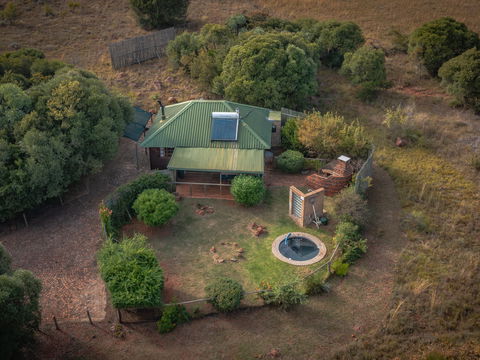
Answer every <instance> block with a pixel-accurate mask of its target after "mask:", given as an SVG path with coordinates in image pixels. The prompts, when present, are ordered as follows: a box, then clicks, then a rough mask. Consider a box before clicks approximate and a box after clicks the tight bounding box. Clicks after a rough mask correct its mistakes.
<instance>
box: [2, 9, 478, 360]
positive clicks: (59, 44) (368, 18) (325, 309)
mask: <svg viewBox="0 0 480 360" xmlns="http://www.w3.org/2000/svg"><path fill="white" fill-rule="evenodd" d="M4 2H5V0H0V4H2V3H4ZM15 2H16V3H17V4H18V6H19V7H20V8H21V16H20V19H19V20H18V22H17V24H15V25H9V26H2V27H0V51H5V50H12V49H13V48H15V47H17V46H20V47H27V46H28V47H36V48H38V49H40V50H43V51H44V52H45V53H46V55H47V56H48V57H53V58H59V59H62V60H64V61H66V62H70V63H72V64H75V65H77V66H80V67H83V68H85V69H87V70H90V71H92V72H94V73H95V74H97V76H99V77H100V78H101V79H102V80H104V81H105V82H106V84H107V85H108V86H109V87H110V88H111V89H113V90H114V91H119V92H121V93H123V94H126V95H128V96H130V97H131V99H132V101H133V102H134V103H136V104H139V105H142V106H144V107H145V108H146V109H147V110H148V109H149V108H152V107H154V106H155V103H154V101H153V100H152V98H151V97H152V96H153V95H159V96H160V97H162V98H167V97H169V96H173V97H175V98H177V99H178V100H179V101H182V100H188V99H192V98H199V97H203V98H208V97H209V96H210V95H209V94H207V93H204V92H202V91H200V90H199V89H198V87H197V85H196V84H195V83H194V82H192V80H190V79H189V78H187V77H185V76H184V75H183V74H181V73H176V72H172V70H171V69H169V67H168V65H167V62H166V60H165V59H159V60H152V61H148V62H146V63H143V64H139V65H134V66H130V67H128V68H125V69H122V70H121V71H114V70H112V68H111V65H110V59H109V55H108V49H107V46H108V44H109V43H110V42H112V41H117V40H121V39H124V38H129V37H133V36H136V35H139V34H143V33H145V31H143V30H141V29H140V28H139V27H138V26H137V25H136V23H135V20H134V18H133V14H132V13H131V11H130V10H129V6H128V1H127V0H104V1H93V0H90V1H88V0H79V1H78V2H79V4H80V6H79V7H78V8H76V9H74V10H71V9H70V8H69V7H68V4H67V1H55V0H50V1H43V2H37V1H30V0H15ZM46 6H49V7H50V8H51V10H52V11H53V16H46V15H45V13H46V11H45V10H46V8H45V7H46ZM258 11H261V12H266V13H268V14H270V15H272V16H278V17H284V18H289V19H293V18H301V17H312V18H316V19H320V20H326V19H338V20H349V21H353V22H356V23H358V24H359V25H360V26H361V27H362V29H363V31H364V33H365V35H366V37H367V39H368V41H369V42H372V43H374V44H375V45H376V46H379V47H382V48H384V49H386V50H387V53H388V57H387V72H388V77H389V80H391V81H392V87H391V88H390V89H388V90H386V91H384V92H383V93H382V94H381V95H380V97H379V98H378V99H377V100H376V101H375V102H374V103H372V104H365V103H362V102H359V101H358V100H357V99H356V98H355V96H354V89H353V87H352V86H351V85H350V84H349V83H348V82H347V81H346V80H345V79H344V78H342V77H341V76H340V75H338V74H337V73H335V72H332V71H331V70H326V69H321V70H320V71H319V74H318V78H319V84H320V86H319V88H320V91H319V94H318V96H316V97H315V98H314V99H313V103H314V104H315V106H316V107H317V108H318V109H320V110H322V111H323V110H333V111H337V112H339V113H341V114H343V115H345V116H346V117H348V118H358V119H359V120H360V121H361V122H362V123H363V124H365V125H366V126H368V127H369V129H370V130H371V133H372V135H373V136H374V138H375V141H376V142H377V144H378V146H379V147H380V148H382V149H381V150H380V151H379V153H378V155H377V159H376V161H377V163H378V164H380V165H381V166H382V167H384V168H385V169H387V170H388V173H389V174H390V176H392V178H393V180H394V182H395V186H396V189H397V192H395V190H394V189H393V187H392V183H391V182H390V180H389V178H388V177H387V176H386V175H385V173H384V172H383V171H381V170H380V169H379V170H378V171H380V173H379V174H380V175H381V176H379V177H378V178H377V180H376V181H377V183H376V187H375V188H374V189H373V191H374V193H373V207H374V212H375V213H376V214H378V216H377V215H376V216H375V220H374V225H373V226H372V229H373V228H375V229H376V230H370V234H368V235H369V240H370V239H372V242H371V243H370V244H371V245H370V248H369V252H368V254H367V256H366V258H365V259H363V260H361V261H360V262H359V264H358V266H355V267H354V272H353V274H352V276H351V277H347V278H346V279H345V280H342V281H339V284H335V286H338V288H336V290H335V291H334V293H333V294H331V295H328V296H326V297H320V298H314V299H312V301H311V302H310V303H309V304H307V305H305V306H302V307H301V308H300V309H299V310H296V311H295V312H293V313H290V314H280V313H276V312H275V311H274V310H270V309H266V310H265V309H264V310H255V311H257V312H246V313H242V314H240V315H239V316H238V317H237V318H235V319H231V318H228V317H218V318H206V319H202V320H199V321H196V322H194V323H192V324H191V325H184V326H182V327H181V328H180V329H177V330H176V331H175V332H174V333H172V334H169V335H167V336H165V337H159V335H157V334H156V333H155V331H154V330H153V326H148V325H145V326H143V325H139V326H131V327H129V328H128V334H127V339H126V340H125V341H124V340H118V339H113V338H112V336H111V333H110V332H109V327H110V323H108V321H112V319H113V315H112V314H111V313H110V311H107V320H106V321H105V322H103V323H101V324H98V326H97V327H95V328H91V327H89V326H90V325H88V324H83V323H76V324H74V323H71V324H68V325H65V328H64V330H63V332H62V333H58V332H55V330H52V329H51V328H50V327H49V326H46V327H45V331H46V334H47V335H41V337H40V338H39V339H40V348H39V353H38V354H39V357H40V358H59V359H60V358H62V359H63V358H67V359H68V358H79V356H80V357H81V358H83V359H90V358H92V359H103V358H112V359H113V358H115V359H127V358H130V359H132V358H149V357H154V356H156V355H157V354H158V353H159V352H160V353H161V355H159V356H164V358H177V359H190V358H202V359H203V358H206V359H252V358H255V356H257V358H268V357H266V355H265V353H266V352H268V351H269V350H270V349H271V348H272V347H279V348H280V349H281V351H282V358H285V359H323V358H327V357H328V356H330V355H333V354H335V353H336V352H337V351H338V350H340V349H342V348H343V347H344V346H345V345H346V344H348V343H350V342H352V339H354V340H355V341H353V342H352V345H351V347H349V348H347V349H346V350H345V352H343V353H340V354H339V355H338V356H337V358H338V359H364V358H372V359H381V358H384V359H391V358H395V359H419V360H424V359H426V357H427V355H428V354H430V353H431V352H439V353H441V354H443V355H445V356H446V357H445V358H448V359H478V358H480V346H479V343H478V338H479V336H480V334H479V333H478V331H479V330H478V329H479V326H478V324H479V323H480V320H479V314H480V302H479V301H480V300H479V299H480V297H479V296H478V284H479V282H480V273H479V269H480V264H479V261H478V256H477V255H478V250H479V249H480V244H479V239H480V218H479V214H480V199H479V198H478V189H479V185H480V175H479V172H476V171H475V170H474V169H473V167H472V165H471V161H472V157H473V155H474V154H480V136H479V134H480V118H479V116H477V115H474V114H473V113H472V112H471V111H469V110H465V109H453V108H451V107H450V106H449V105H448V103H449V101H450V98H449V96H448V95H446V94H445V92H444V91H443V89H442V88H441V87H440V86H439V83H438V81H437V80H435V79H431V78H429V77H427V76H426V75H425V73H424V72H423V71H422V70H421V69H419V68H418V66H416V64H415V63H414V62H413V61H412V60H411V59H410V58H409V57H408V56H407V55H406V54H401V53H394V52H391V51H388V50H389V49H390V48H391V46H392V44H391V39H390V37H389V36H388V32H389V31H390V30H391V29H392V28H395V29H397V30H399V31H401V32H403V33H408V32H410V31H411V30H412V29H414V28H415V27H417V26H419V25H420V24H422V23H424V22H426V21H429V20H432V19H435V18H438V17H441V16H451V17H454V18H455V19H456V20H459V21H462V22H465V23H466V24H467V25H468V26H469V27H470V28H471V29H472V30H474V31H477V32H480V2H479V1H478V0H462V1H458V0H438V1H433V0H417V1H400V0H388V1H385V0H362V1H360V0H336V1H334V0H276V1H275V0H263V1H260V0H245V1H231V0H204V1H200V0H191V4H190V7H189V11H188V22H187V24H186V26H187V28H188V29H192V30H194V29H198V28H199V27H200V26H202V25H203V24H204V23H207V22H216V23H221V22H223V21H224V20H225V19H227V18H228V17H229V16H231V15H233V14H236V13H242V12H258ZM397 105H402V106H407V107H408V108H409V109H410V112H411V114H412V119H413V121H414V123H415V126H416V127H417V128H418V129H419V130H420V131H421V132H422V134H423V136H424V139H425V144H424V146H422V147H419V148H411V149H410V148H409V149H399V148H394V147H392V146H391V141H389V140H387V139H386V137H385V131H384V129H383V128H382V126H381V122H382V120H383V115H384V111H385V109H386V108H389V107H392V106H397ZM397 194H398V198H399V200H400V204H398V203H397V202H396V201H397V200H396V196H397ZM400 205H401V207H402V208H401V209H400ZM398 222H401V224H402V231H403V234H401V233H400V232H399V231H398V229H397V228H396V225H397V223H398ZM403 236H405V237H406V238H407V239H408V241H407V242H404V241H402V239H403ZM402 249H403V253H402V256H401V260H400V262H399V264H396V263H395V261H396V259H397V258H398V256H399V253H400V251H401V250H402ZM20 263H21V261H20ZM378 297H381V299H379V298H378ZM339 304H340V306H339ZM340 309H341V310H342V311H340ZM312 319H313V320H312ZM309 321H310V323H309ZM278 333H280V335H278ZM352 334H353V335H355V337H354V338H352ZM356 339H358V340H356ZM262 354H263V355H262ZM438 359H444V358H443V357H441V358H438Z"/></svg>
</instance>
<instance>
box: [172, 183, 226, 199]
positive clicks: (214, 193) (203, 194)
mask: <svg viewBox="0 0 480 360" xmlns="http://www.w3.org/2000/svg"><path fill="white" fill-rule="evenodd" d="M176 192H177V193H179V194H180V196H182V197H188V198H195V199H225V200H233V196H232V194H230V186H220V185H213V184H212V185H206V184H200V185H191V184H190V183H187V184H181V183H177V184H176Z"/></svg>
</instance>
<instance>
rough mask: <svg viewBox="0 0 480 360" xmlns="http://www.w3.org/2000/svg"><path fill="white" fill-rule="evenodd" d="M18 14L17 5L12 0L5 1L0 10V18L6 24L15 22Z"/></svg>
mask: <svg viewBox="0 0 480 360" xmlns="http://www.w3.org/2000/svg"><path fill="white" fill-rule="evenodd" d="M19 16H20V14H19V12H18V9H17V6H16V5H15V3H14V2H13V1H9V2H7V3H6V5H5V7H4V8H3V10H0V19H1V20H3V21H5V22H6V23H8V24H13V23H15V20H17V19H18V17H19Z"/></svg>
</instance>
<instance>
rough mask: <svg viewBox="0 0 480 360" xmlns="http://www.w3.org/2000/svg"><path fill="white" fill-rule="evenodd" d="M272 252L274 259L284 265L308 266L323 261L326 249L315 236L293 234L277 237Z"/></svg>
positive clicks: (300, 233)
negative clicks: (282, 262)
mask: <svg viewBox="0 0 480 360" xmlns="http://www.w3.org/2000/svg"><path fill="white" fill-rule="evenodd" d="M272 252H273V255H275V257H277V258H278V259H280V260H282V261H284V262H286V263H289V264H292V265H310V264H313V263H316V262H317V261H320V260H321V259H323V258H324V257H325V255H326V253H327V248H326V247H325V244H324V243H323V242H321V241H320V239H319V238H317V237H316V236H313V235H310V234H307V233H302V232H293V233H288V234H283V235H280V236H279V237H277V238H276V239H275V241H274V242H273V244H272Z"/></svg>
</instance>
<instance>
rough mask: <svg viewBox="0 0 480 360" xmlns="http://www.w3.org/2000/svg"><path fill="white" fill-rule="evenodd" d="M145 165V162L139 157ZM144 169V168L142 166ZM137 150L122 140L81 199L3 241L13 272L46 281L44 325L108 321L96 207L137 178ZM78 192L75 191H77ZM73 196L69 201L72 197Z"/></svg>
mask: <svg viewBox="0 0 480 360" xmlns="http://www.w3.org/2000/svg"><path fill="white" fill-rule="evenodd" d="M140 159H141V160H142V161H143V163H142V164H145V163H146V159H145V158H143V157H140ZM142 168H144V167H142ZM140 172H141V170H140V171H138V170H137V169H136V163H135V145H134V143H133V142H131V141H130V140H126V139H122V140H121V141H120V148H119V151H118V154H117V156H116V158H115V159H114V160H112V161H111V162H110V163H108V164H106V166H105V167H104V169H103V170H102V171H101V172H100V173H98V174H96V175H93V176H91V177H89V178H88V179H85V182H86V183H88V184H89V186H88V187H86V186H80V188H84V189H88V191H83V192H82V193H81V196H75V197H74V199H73V200H71V201H68V202H66V203H64V205H63V206H61V205H60V204H58V205H56V206H52V205H51V206H48V207H45V211H44V212H37V215H33V216H32V217H30V218H29V227H27V228H22V229H19V230H17V231H13V232H10V233H7V234H5V235H1V236H0V242H1V243H2V244H3V245H4V246H5V247H6V248H7V250H8V251H9V252H10V253H11V255H12V258H13V265H14V267H15V268H23V269H27V270H30V271H32V272H33V273H34V274H35V275H36V276H38V277H39V278H40V280H41V281H42V286H43V290H42V297H41V306H42V316H43V319H44V321H45V322H49V321H51V318H52V316H56V317H57V319H58V320H59V321H65V320H86V310H87V309H88V310H89V311H90V313H91V315H92V316H93V317H94V318H95V319H103V318H104V316H105V306H106V296H105V287H104V284H103V281H102V280H101V279H100V276H99V275H98V271H97V265H96V259H95V253H96V251H97V249H98V248H99V247H100V245H101V243H102V241H103V240H102V233H101V228H100V224H99V220H98V204H99V203H100V201H101V200H102V199H103V198H104V197H105V196H106V195H107V194H108V193H110V192H111V191H113V190H114V189H115V188H116V187H117V186H118V185H120V184H122V183H124V182H127V181H128V180H130V179H132V178H134V177H136V176H137V175H138V174H139V173H140ZM75 191H76V189H74V192H75ZM69 197H70V196H69V193H67V194H66V196H65V198H69Z"/></svg>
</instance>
